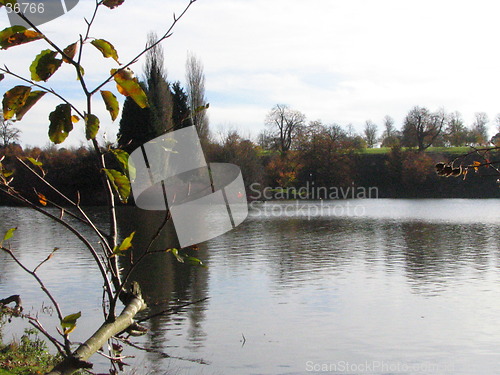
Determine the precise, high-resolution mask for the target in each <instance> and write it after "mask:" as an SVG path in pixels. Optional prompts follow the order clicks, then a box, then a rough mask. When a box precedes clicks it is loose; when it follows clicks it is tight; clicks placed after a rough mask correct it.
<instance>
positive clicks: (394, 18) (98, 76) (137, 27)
mask: <svg viewBox="0 0 500 375" xmlns="http://www.w3.org/2000/svg"><path fill="white" fill-rule="evenodd" d="M93 4H94V1H93V0H80V3H79V4H78V5H77V6H76V7H75V8H74V9H73V10H71V11H70V12H69V13H68V14H66V15H64V16H62V17H60V18H58V19H56V20H54V21H51V22H49V23H46V24H44V25H42V26H41V29H42V30H43V31H44V32H46V34H47V35H48V36H49V37H50V38H52V39H53V40H54V41H55V42H56V43H58V44H60V45H62V46H63V47H64V46H66V45H68V44H70V43H72V42H74V41H76V40H77V39H78V35H79V34H80V33H84V30H85V23H84V21H83V17H90V16H91V13H92V10H93ZM186 4H187V0H171V1H170V0H168V1H166V0H163V1H160V0H156V1H155V0H140V1H138V0H125V3H124V4H123V5H122V6H120V7H118V8H116V9H114V10H109V9H104V8H102V9H101V11H100V12H99V14H98V17H97V21H96V23H95V26H94V28H93V29H92V32H91V35H92V36H94V37H96V38H103V39H106V40H108V41H110V42H111V43H113V44H114V45H115V47H116V48H117V50H118V52H119V56H120V61H121V62H128V61H129V60H130V59H131V58H132V57H133V56H134V55H135V54H136V53H137V52H138V51H139V50H141V49H142V48H143V46H144V44H145V41H146V36H147V34H148V32H150V31H155V32H157V33H158V34H163V32H164V31H165V30H166V29H167V28H168V26H169V25H170V23H171V21H172V14H173V12H175V13H177V14H179V13H180V12H181V11H182V9H183V7H184V6H185V5H186ZM1 13H2V14H0V23H1V25H2V27H1V28H2V29H3V28H4V27H6V26H7V25H8V20H7V16H6V14H5V11H4V10H1ZM499 14H500V2H499V1H498V0H475V1H473V2H472V1H457V0H453V1H452V0H420V1H418V2H416V1H407V0H378V1H373V0H349V1H345V0H343V1H340V0H309V1H304V0H198V1H197V2H196V3H194V4H193V6H192V7H191V9H190V10H189V12H188V13H187V15H186V16H185V18H184V19H182V20H181V21H180V23H179V24H178V25H177V26H176V28H175V30H174V34H173V36H172V37H171V38H170V39H169V40H167V41H166V42H164V44H163V48H164V50H165V63H166V69H167V71H168V77H169V79H170V80H172V81H174V80H180V81H181V82H184V72H185V60H186V56H187V53H188V51H191V52H192V53H194V54H196V55H197V56H198V57H199V58H200V59H201V61H202V62H203V64H204V70H205V76H206V90H207V101H208V102H210V110H209V117H210V123H211V126H212V128H214V129H215V128H217V127H219V126H223V127H225V128H236V129H239V130H240V131H241V132H242V133H243V134H245V135H248V134H257V133H258V132H259V131H260V130H261V129H262V128H263V126H264V119H265V116H266V114H267V112H268V111H269V110H270V109H271V108H272V107H273V106H274V105H275V104H277V103H282V104H288V105H289V106H290V107H292V108H294V109H297V110H300V111H302V112H303V113H304V114H305V115H306V116H307V119H308V120H309V121H311V120H318V119H320V120H322V121H323V123H326V124H330V123H333V122H336V123H340V124H341V125H347V124H348V123H352V124H353V125H354V126H355V128H356V130H358V131H359V132H361V131H362V128H363V124H364V122H365V121H366V120H372V121H374V122H375V123H377V124H379V127H380V128H381V124H382V119H383V117H384V116H385V115H390V116H392V117H393V118H394V119H395V120H396V125H397V126H398V127H400V126H401V123H402V121H403V118H404V116H405V114H406V113H407V112H408V110H409V109H411V107H413V106H415V105H420V106H426V107H428V108H429V109H430V110H438V109H439V108H444V109H445V110H446V111H447V112H452V111H460V112H461V113H462V115H463V117H464V120H465V121H466V123H467V124H470V123H471V122H472V121H473V117H474V113H475V112H486V113H487V114H488V116H489V118H490V133H491V134H490V135H492V134H493V131H494V128H495V127H494V124H493V123H494V121H493V120H494V117H495V116H496V115H497V114H498V113H500V100H499V99H500V98H499V97H500V74H499V72H500V66H499V65H500V48H499V47H498V46H499V44H500V33H499V31H498V15H499ZM46 48H48V47H47V46H46V44H44V42H43V41H37V42H34V43H31V44H27V45H24V46H18V47H14V48H11V49H9V50H7V51H0V63H1V64H2V65H3V64H6V65H7V66H8V67H9V68H11V69H12V70H14V71H15V72H17V73H20V74H25V75H28V74H29V70H28V68H29V65H30V63H31V61H32V60H33V59H34V57H35V56H36V54H38V53H39V52H40V51H41V50H43V49H46ZM85 48H86V51H87V52H88V54H87V55H86V58H85V60H84V64H85V65H84V67H85V71H86V77H87V78H88V79H89V80H90V82H91V84H90V86H92V85H93V84H96V83H98V82H99V81H100V80H102V79H104V78H105V74H107V73H108V72H109V70H110V69H111V68H114V67H116V63H114V61H113V60H111V59H103V58H102V56H101V55H100V53H99V52H98V51H96V50H95V49H94V47H93V46H91V45H88V46H86V47H85ZM63 68H64V69H63ZM63 68H61V70H60V71H58V72H57V73H56V74H55V75H54V76H53V77H52V78H51V79H50V80H49V82H48V86H50V87H53V88H54V89H55V90H57V91H60V92H61V93H63V94H65V95H68V96H69V97H70V98H71V100H73V101H74V102H75V103H77V104H80V105H81V104H83V97H82V96H80V95H79V91H78V82H77V81H76V80H75V73H74V71H73V70H72V69H71V67H69V66H64V67H63ZM142 68H143V61H140V62H139V63H137V64H135V65H134V66H132V69H133V70H134V71H135V72H136V73H139V74H140V75H142ZM91 77H94V79H91ZM16 84H19V83H18V82H17V81H15V80H14V79H11V78H8V79H7V78H6V79H5V80H3V81H2V82H0V91H1V92H2V93H3V92H5V91H6V90H8V89H9V88H10V87H12V86H14V85H16ZM108 89H111V90H113V91H115V87H114V84H110V85H109V87H108ZM59 103H60V101H59V100H58V99H57V98H54V97H49V95H46V96H45V97H44V98H43V99H42V100H41V101H40V102H39V104H38V105H37V106H36V107H35V108H33V109H32V110H31V111H30V112H29V113H28V114H27V115H26V116H25V117H24V119H23V120H22V121H21V122H20V123H18V124H17V126H18V127H19V128H20V129H22V131H23V134H22V143H23V144H29V145H42V146H43V145H45V144H46V143H47V142H48V136H47V128H48V114H49V112H51V111H52V110H53V109H54V108H55V106H56V105H57V104H59ZM94 108H95V112H96V114H97V115H98V116H99V117H100V118H101V123H106V125H105V130H106V133H107V137H108V138H109V139H111V140H112V139H114V138H115V135H116V133H117V131H118V122H119V120H117V121H116V122H115V123H114V124H112V123H111V121H110V119H109V115H108V114H107V112H106V111H105V109H104V106H103V104H102V103H101V98H100V96H96V98H95V102H94ZM82 127H83V124H82V123H78V124H76V126H75V131H74V132H73V133H72V135H70V137H69V138H68V140H67V142H68V144H73V145H75V144H76V145H77V144H79V142H81V140H83V139H84V131H83V129H82ZM380 131H381V129H380Z"/></svg>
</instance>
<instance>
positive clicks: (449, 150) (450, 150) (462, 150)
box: [360, 147, 472, 155]
mask: <svg viewBox="0 0 500 375" xmlns="http://www.w3.org/2000/svg"><path fill="white" fill-rule="evenodd" d="M405 149H406V148H403V150H405ZM471 150H472V149H471V148H470V147H429V148H428V149H427V150H425V152H428V153H444V154H453V155H455V154H456V155H461V154H466V153H468V152H469V151H471ZM390 151H391V149H390V147H380V148H364V149H362V150H361V151H360V153H362V154H376V155H378V154H387V153H389V152H390Z"/></svg>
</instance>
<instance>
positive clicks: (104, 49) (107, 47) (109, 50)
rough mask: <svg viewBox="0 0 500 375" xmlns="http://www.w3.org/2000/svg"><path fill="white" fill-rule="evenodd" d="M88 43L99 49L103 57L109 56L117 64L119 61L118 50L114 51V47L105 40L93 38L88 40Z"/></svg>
mask: <svg viewBox="0 0 500 375" xmlns="http://www.w3.org/2000/svg"><path fill="white" fill-rule="evenodd" d="M90 44H92V45H93V46H94V47H95V48H97V49H98V50H99V51H101V53H102V55H103V56H104V57H106V58H107V57H111V58H112V59H113V60H115V61H116V62H117V63H118V64H119V63H120V62H119V61H118V52H117V51H116V49H115V47H114V46H113V45H112V44H111V43H110V42H108V41H107V40H104V39H94V40H93V41H92V42H90Z"/></svg>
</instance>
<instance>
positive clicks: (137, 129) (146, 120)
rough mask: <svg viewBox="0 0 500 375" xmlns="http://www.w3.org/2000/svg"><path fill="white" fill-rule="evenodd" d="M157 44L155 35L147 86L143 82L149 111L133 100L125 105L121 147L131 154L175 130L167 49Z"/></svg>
mask: <svg viewBox="0 0 500 375" xmlns="http://www.w3.org/2000/svg"><path fill="white" fill-rule="evenodd" d="M157 40H158V38H157V36H156V35H155V34H154V33H150V34H149V35H148V46H153V47H152V48H151V49H150V50H149V51H148V52H147V54H146V65H145V68H144V73H145V82H141V86H142V88H143V90H144V91H145V92H146V94H147V96H148V102H149V107H148V108H145V109H141V108H140V107H139V106H138V105H137V104H136V103H135V102H134V101H133V100H132V99H130V98H127V99H126V100H125V103H124V105H123V111H122V118H121V121H120V130H119V133H118V146H119V147H120V148H122V149H124V150H125V151H127V152H131V151H133V150H134V149H136V148H137V147H139V146H141V145H142V144H144V143H146V142H148V141H150V140H151V139H153V138H156V137H157V136H159V135H162V134H164V133H166V132H167V131H171V130H172V129H173V128H174V126H173V122H172V108H173V103H172V93H171V92H170V85H169V83H168V81H167V74H166V72H165V69H164V66H163V65H164V61H163V49H162V48H161V45H160V44H156V42H157Z"/></svg>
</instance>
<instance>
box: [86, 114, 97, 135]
mask: <svg viewBox="0 0 500 375" xmlns="http://www.w3.org/2000/svg"><path fill="white" fill-rule="evenodd" d="M99 124H100V121H99V118H97V116H95V115H93V114H88V115H85V137H86V138H87V139H88V140H90V139H94V138H95V137H96V136H97V132H98V131H99Z"/></svg>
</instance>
